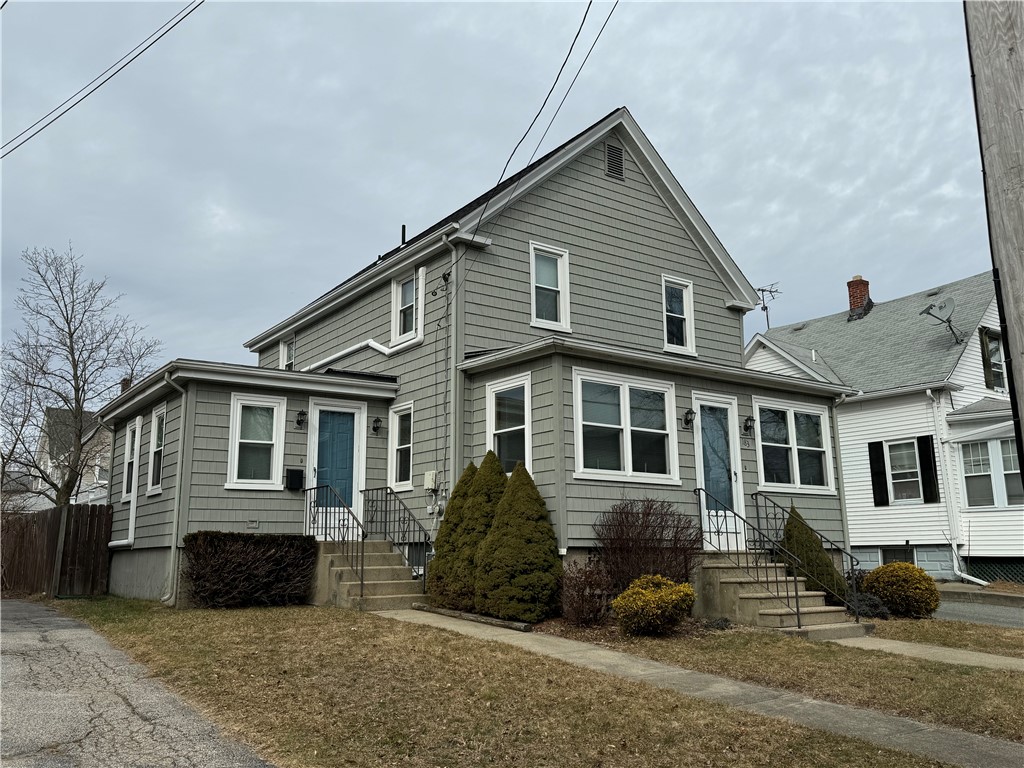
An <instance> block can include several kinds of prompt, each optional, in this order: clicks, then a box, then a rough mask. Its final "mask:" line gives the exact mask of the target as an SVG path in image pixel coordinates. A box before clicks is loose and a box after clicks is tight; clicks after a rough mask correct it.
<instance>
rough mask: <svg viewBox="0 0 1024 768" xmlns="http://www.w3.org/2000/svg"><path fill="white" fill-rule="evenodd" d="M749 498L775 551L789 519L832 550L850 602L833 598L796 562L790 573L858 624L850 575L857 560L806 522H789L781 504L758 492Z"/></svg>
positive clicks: (854, 584)
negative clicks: (822, 592)
mask: <svg viewBox="0 0 1024 768" xmlns="http://www.w3.org/2000/svg"><path fill="white" fill-rule="evenodd" d="M750 498H751V499H753V501H754V509H755V514H756V516H757V520H758V523H760V522H761V520H762V518H763V519H764V520H765V523H766V524H765V528H767V529H768V531H769V533H770V534H771V535H772V537H773V538H774V539H775V541H776V546H777V548H779V549H781V545H780V544H779V543H778V542H781V541H782V538H783V534H784V533H785V530H786V523H787V522H788V521H789V520H790V519H792V520H793V522H794V523H797V524H798V525H802V526H803V528H804V529H805V530H807V531H810V532H811V533H812V534H814V535H815V536H816V537H817V538H818V540H819V541H820V542H821V545H822V547H823V548H828V549H832V550H834V551H836V552H839V553H840V559H841V560H842V566H843V569H842V570H843V572H842V574H841V575H842V576H843V579H844V581H846V582H847V583H848V584H849V586H850V590H851V594H852V597H851V598H850V599H847V596H846V595H837V594H835V593H834V592H833V591H832V590H831V589H829V588H828V586H827V585H825V584H822V583H821V581H820V580H819V579H817V578H815V577H814V575H813V574H811V573H810V572H809V571H807V570H806V569H804V568H799V566H800V563H799V561H798V562H797V563H796V564H794V565H793V570H794V572H795V571H797V569H798V568H799V572H800V575H801V576H803V577H804V578H806V579H809V580H811V581H813V582H815V584H817V585H818V586H819V587H821V588H822V589H824V590H825V591H826V592H828V593H829V594H831V595H833V596H834V597H835V598H836V599H837V600H839V601H840V602H842V603H843V605H845V606H846V608H847V610H848V611H849V612H850V613H852V614H853V617H854V620H855V621H856V622H857V623H860V602H859V601H858V600H857V578H856V574H855V573H854V572H855V571H856V570H857V566H859V565H860V560H859V559H858V558H857V557H855V556H854V554H853V553H852V552H850V551H849V550H847V549H846V548H844V547H842V546H840V545H839V544H838V543H837V542H835V541H833V540H832V539H830V538H829V537H828V536H826V535H825V534H823V533H821V532H819V531H817V530H815V529H814V528H812V527H811V526H810V525H809V524H808V523H807V521H806V520H802V519H800V518H797V517H794V518H790V516H789V510H788V509H786V508H785V507H784V506H782V505H781V504H779V503H778V502H777V501H775V500H774V499H772V498H771V497H770V496H768V495H767V494H765V493H763V492H761V491H755V492H754V493H752V494H750ZM762 501H763V502H765V506H764V509H763V510H762V507H761V502H762ZM847 561H849V564H850V567H849V568H847V567H846V564H847ZM848 573H850V574H853V578H849V579H847V578H846V574H848Z"/></svg>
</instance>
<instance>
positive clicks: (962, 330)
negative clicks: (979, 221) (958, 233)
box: [744, 272, 1024, 581]
mask: <svg viewBox="0 0 1024 768" xmlns="http://www.w3.org/2000/svg"><path fill="white" fill-rule="evenodd" d="M847 288H848V292H849V297H850V305H849V309H848V311H843V312H840V313H838V314H834V315H828V316H826V317H819V318H815V319H813V320H807V321H805V322H801V323H795V324H793V325H787V326H783V327H781V328H773V329H771V330H769V331H767V332H766V333H764V334H758V335H756V336H755V337H754V338H753V339H751V341H750V342H749V343H748V345H747V348H746V352H745V357H744V359H745V364H746V366H747V367H748V368H753V369H756V370H761V371H767V372H771V373H778V374H782V375H787V376H794V377H800V378H805V379H812V380H815V381H820V382H831V383H836V384H845V385H847V386H849V387H852V388H854V389H856V390H858V394H856V395H852V396H849V397H841V398H839V401H838V402H837V408H836V419H837V432H838V437H839V445H840V457H839V458H840V462H841V469H840V474H841V477H842V486H843V487H842V495H843V499H844V503H845V506H846V516H847V519H848V525H849V538H850V543H851V545H852V547H853V552H854V554H855V555H856V556H857V557H859V558H860V560H861V564H862V565H861V567H863V568H873V567H875V566H877V565H880V564H882V563H887V562H892V561H895V560H905V561H909V562H914V563H916V564H917V565H919V566H921V567H922V568H924V569H925V570H926V571H928V572H929V573H930V574H931V575H932V576H934V577H935V578H939V579H943V578H945V579H952V578H956V571H957V570H961V571H962V572H965V573H970V574H972V575H975V576H978V577H980V578H983V579H989V580H991V579H996V578H1006V579H1013V580H1018V581H1024V490H1022V487H1021V471H1020V459H1019V455H1018V452H1017V446H1016V443H1015V440H1014V436H1013V425H1012V416H1011V410H1010V399H1009V395H1008V392H1007V386H1006V384H1007V379H1006V377H1007V371H1006V370H1005V366H1004V359H1005V358H1004V353H1003V345H1002V342H1001V338H1000V323H999V313H998V308H997V305H996V300H995V289H994V285H993V282H992V274H991V273H990V272H984V273H982V274H980V275H974V276H973V277H968V278H965V279H963V280H958V281H956V282H953V283H949V284H947V285H943V286H939V287H937V288H933V289H930V290H927V291H922V292H920V293H915V294H912V295H910V296H904V297H902V298H898V299H894V300H892V301H887V302H880V303H877V304H876V303H874V302H873V301H872V300H871V298H870V295H869V291H868V281H867V280H864V279H862V278H861V277H860V276H859V275H858V276H856V277H854V278H853V280H851V281H850V282H849V283H847ZM944 321H945V322H944ZM760 426H761V425H760V424H759V428H760ZM784 470H785V468H782V470H781V471H784ZM951 543H952V544H953V545H955V551H956V553H957V554H958V555H959V557H960V561H959V562H957V561H956V559H955V558H954V549H953V548H952V547H951Z"/></svg>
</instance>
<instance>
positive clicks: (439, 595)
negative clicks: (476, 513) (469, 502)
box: [427, 461, 476, 608]
mask: <svg viewBox="0 0 1024 768" xmlns="http://www.w3.org/2000/svg"><path fill="white" fill-rule="evenodd" d="M474 477H476V464H474V463H473V462H472V461H471V462H469V464H468V465H467V466H466V468H465V469H464V470H463V471H462V475H461V476H460V477H459V481H458V482H457V483H455V487H454V488H453V489H452V495H451V496H449V497H448V503H447V504H446V505H445V508H444V518H443V519H442V520H441V526H440V527H439V528H438V530H437V538H436V539H435V540H434V557H433V559H432V560H431V561H430V567H429V568H428V569H427V596H428V597H429V598H430V602H431V603H432V604H433V605H436V606H439V607H441V608H450V607H451V605H450V603H451V600H450V597H449V594H448V590H449V587H448V585H449V581H450V577H451V572H452V567H453V565H452V564H453V563H454V562H455V553H456V548H455V545H454V544H455V542H457V541H459V539H460V529H461V527H462V524H463V520H464V517H465V516H464V512H463V508H464V507H465V505H466V499H468V498H469V489H470V487H471V486H472V484H473V478H474Z"/></svg>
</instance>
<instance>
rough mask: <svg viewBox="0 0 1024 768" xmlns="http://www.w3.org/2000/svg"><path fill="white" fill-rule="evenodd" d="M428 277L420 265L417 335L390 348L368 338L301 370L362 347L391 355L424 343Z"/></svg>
mask: <svg viewBox="0 0 1024 768" xmlns="http://www.w3.org/2000/svg"><path fill="white" fill-rule="evenodd" d="M441 239H442V240H443V241H444V244H445V245H448V236H447V235H443V236H442V238H441ZM448 247H451V246H448ZM426 279H427V268H426V267H420V268H419V271H418V272H417V273H416V282H417V284H418V285H419V286H420V290H419V297H418V298H419V301H418V303H417V306H416V315H417V318H416V336H414V337H413V338H411V339H409V340H408V341H403V342H402V343H401V344H399V345H398V346H395V347H390V348H389V347H385V346H384V345H383V344H380V343H378V342H376V341H374V340H373V339H366V340H365V341H360V342H359V343H358V344H353V345H352V346H351V347H346V348H345V349H343V350H341V352H335V353H334V354H333V355H330V356H328V357H325V358H324V359H323V360H318V361H317V362H315V363H313V364H312V365H307V366H306V367H305V368H302V369H300V370H301V371H303V372H304V373H308V372H309V371H315V370H318V369H320V368H326V367H327V366H328V365H330V364H331V363H335V362H337V361H338V360H341V359H342V358H344V357H348V356H349V355H352V354H355V353H356V352H358V351H359V350H361V349H367V348H369V349H372V350H373V351H375V352H380V354H382V355H384V357H391V356H392V355H397V354H398V353H399V352H405V351H406V350H407V349H412V348H413V347H418V346H419V345H420V344H422V343H423V338H424V331H423V320H424V317H425V316H426V311H425V310H426V295H427V291H426V287H427V286H426Z"/></svg>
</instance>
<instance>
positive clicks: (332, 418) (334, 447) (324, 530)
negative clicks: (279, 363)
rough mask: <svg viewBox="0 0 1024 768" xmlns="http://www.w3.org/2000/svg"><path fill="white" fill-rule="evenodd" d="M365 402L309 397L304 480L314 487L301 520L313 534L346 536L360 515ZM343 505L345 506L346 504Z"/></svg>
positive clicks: (322, 536)
mask: <svg viewBox="0 0 1024 768" xmlns="http://www.w3.org/2000/svg"><path fill="white" fill-rule="evenodd" d="M365 442H366V405H365V404H363V403H352V402H348V401H344V400H321V399H311V400H310V401H309V442H308V445H307V454H306V455H307V456H308V457H309V465H308V472H309V484H310V485H312V486H315V487H316V488H317V491H316V494H315V497H314V498H313V500H312V504H311V508H310V510H309V513H310V514H309V516H308V517H307V519H306V528H307V532H308V533H311V534H313V535H314V536H316V537H317V538H318V539H321V540H323V539H339V538H352V537H354V536H355V535H356V530H357V528H356V526H355V525H354V524H353V522H352V517H351V515H350V514H349V512H348V510H351V512H352V513H353V514H354V516H355V519H356V520H358V521H361V520H362V509H363V503H362V502H363V499H362V493H361V491H362V489H363V481H364V469H365V467H364V460H363V457H364V455H365V452H366V446H365ZM346 508H347V509H346Z"/></svg>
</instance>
